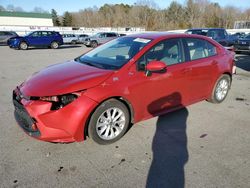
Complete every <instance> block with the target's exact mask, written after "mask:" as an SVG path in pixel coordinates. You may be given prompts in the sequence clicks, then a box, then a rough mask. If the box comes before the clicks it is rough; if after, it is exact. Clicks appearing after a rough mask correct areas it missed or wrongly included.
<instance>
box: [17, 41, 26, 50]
mask: <svg viewBox="0 0 250 188" xmlns="http://www.w3.org/2000/svg"><path fill="white" fill-rule="evenodd" d="M19 49H21V50H27V49H28V44H27V43H26V42H24V41H22V42H20V44H19Z"/></svg>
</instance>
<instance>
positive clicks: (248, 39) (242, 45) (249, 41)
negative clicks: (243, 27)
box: [234, 34, 250, 53]
mask: <svg viewBox="0 0 250 188" xmlns="http://www.w3.org/2000/svg"><path fill="white" fill-rule="evenodd" d="M234 50H235V52H236V53H239V52H250V34H248V35H246V36H245V37H244V38H240V39H239V40H238V41H237V42H236V43H235V45H234Z"/></svg>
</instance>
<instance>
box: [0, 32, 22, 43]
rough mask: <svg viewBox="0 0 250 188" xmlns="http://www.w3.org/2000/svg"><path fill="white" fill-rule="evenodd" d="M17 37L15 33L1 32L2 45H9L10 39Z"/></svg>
mask: <svg viewBox="0 0 250 188" xmlns="http://www.w3.org/2000/svg"><path fill="white" fill-rule="evenodd" d="M17 36H18V35H17V34H16V32H14V31H0V44H4V45H7V44H8V40H9V39H10V38H12V37H17Z"/></svg>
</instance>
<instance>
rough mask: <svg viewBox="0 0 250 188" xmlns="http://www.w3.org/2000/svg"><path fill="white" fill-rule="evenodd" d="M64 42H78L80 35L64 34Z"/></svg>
mask: <svg viewBox="0 0 250 188" xmlns="http://www.w3.org/2000/svg"><path fill="white" fill-rule="evenodd" d="M62 37H63V43H64V44H76V43H78V42H79V41H78V37H77V36H76V35H75V34H62Z"/></svg>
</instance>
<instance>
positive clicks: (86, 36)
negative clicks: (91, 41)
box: [78, 34, 89, 44]
mask: <svg viewBox="0 0 250 188" xmlns="http://www.w3.org/2000/svg"><path fill="white" fill-rule="evenodd" d="M88 37H89V35H87V34H80V35H78V42H79V43H81V44H83V43H84V41H85V39H86V38H88Z"/></svg>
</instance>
